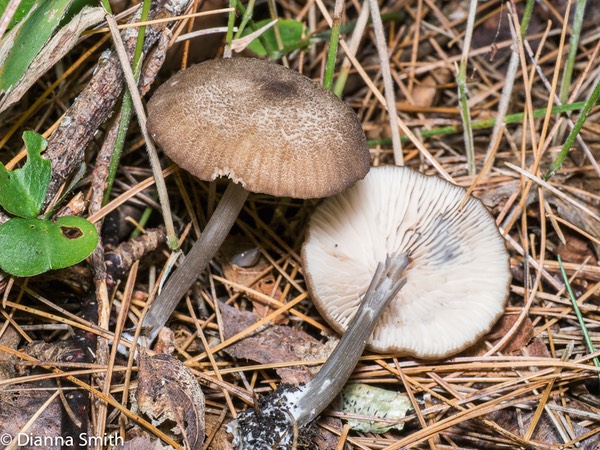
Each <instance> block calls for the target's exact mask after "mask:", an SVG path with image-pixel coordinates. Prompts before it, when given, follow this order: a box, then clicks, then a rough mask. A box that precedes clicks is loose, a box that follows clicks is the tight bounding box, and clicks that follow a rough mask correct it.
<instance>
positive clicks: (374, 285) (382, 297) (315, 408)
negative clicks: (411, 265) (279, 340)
mask: <svg viewBox="0 0 600 450" xmlns="http://www.w3.org/2000/svg"><path fill="white" fill-rule="evenodd" d="M407 264H408V258H407V257H406V255H405V254H400V255H393V256H388V258H387V260H386V262H385V264H382V263H380V264H379V265H378V266H377V269H376V271H375V274H374V275H373V279H372V281H371V284H370V285H369V288H368V289H367V292H366V294H365V296H364V298H363V301H362V303H361V305H360V307H359V308H358V311H356V314H355V315H354V317H353V318H352V321H351V322H350V325H348V329H347V330H346V332H345V333H344V335H343V336H342V338H341V340H340V342H339V343H338V345H337V347H336V348H335V350H334V351H333V353H332V354H331V355H330V356H329V358H328V359H327V361H326V362H325V364H324V365H323V367H322V368H321V370H320V371H319V373H318V374H317V376H316V377H315V378H314V379H313V380H312V381H310V382H309V383H308V384H306V385H305V386H304V387H303V388H301V392H300V395H299V398H298V400H297V402H296V404H295V405H292V406H291V408H290V412H291V414H292V415H293V416H294V420H295V422H296V425H297V426H298V427H299V428H300V427H302V426H304V425H306V424H308V423H309V422H311V421H312V420H314V419H315V418H316V417H317V416H318V415H319V414H320V413H321V412H322V411H323V410H324V409H325V408H326V407H327V406H328V405H329V404H330V403H331V402H332V401H333V399H334V398H335V397H336V396H337V395H338V394H339V393H340V391H341V390H342V388H343V387H344V385H345V384H346V381H347V380H348V378H350V375H351V374H352V372H353V370H354V368H355V366H356V364H357V363H358V360H359V359H360V357H361V355H362V353H363V350H364V348H365V345H366V343H367V340H368V338H369V336H370V335H371V333H372V332H373V329H374V328H375V325H376V323H377V321H378V319H379V316H380V315H381V313H382V311H383V310H384V308H385V307H386V306H387V305H388V303H389V302H390V301H391V300H392V299H393V298H394V297H395V296H396V294H398V292H399V291H400V289H401V288H402V286H404V284H405V283H406V278H400V276H401V274H402V271H403V270H404V269H405V268H406V266H407Z"/></svg>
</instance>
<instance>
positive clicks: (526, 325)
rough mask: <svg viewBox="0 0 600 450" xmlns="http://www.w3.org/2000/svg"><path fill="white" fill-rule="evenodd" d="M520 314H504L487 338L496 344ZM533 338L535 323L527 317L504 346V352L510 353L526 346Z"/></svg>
mask: <svg viewBox="0 0 600 450" xmlns="http://www.w3.org/2000/svg"><path fill="white" fill-rule="evenodd" d="M518 318H519V316H517V315H515V314H505V315H503V316H502V317H501V318H500V320H498V322H496V325H494V328H492V331H491V332H490V333H489V334H488V335H487V336H486V340H488V341H490V342H492V344H496V343H497V342H498V341H500V340H501V339H502V338H504V336H506V334H507V333H508V332H509V331H510V330H511V329H512V327H513V325H514V324H515V323H516V321H517V319H518ZM531 338H533V323H532V322H531V319H529V317H527V318H525V320H524V321H523V323H521V325H520V326H519V328H518V329H517V330H516V331H515V332H514V333H513V335H512V336H511V337H510V339H509V340H508V342H507V343H506V344H505V345H504V347H502V353H504V354H509V353H512V352H515V351H518V350H521V349H522V348H524V347H525V346H526V345H527V344H528V343H529V341H531Z"/></svg>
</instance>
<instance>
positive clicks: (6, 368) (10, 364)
mask: <svg viewBox="0 0 600 450" xmlns="http://www.w3.org/2000/svg"><path fill="white" fill-rule="evenodd" d="M19 342H21V336H19V333H18V332H17V330H15V329H14V328H13V327H11V326H9V327H7V328H6V330H5V331H4V334H2V336H0V345H2V346H3V347H7V348H10V349H12V350H16V349H17V348H18V346H19ZM16 361H17V357H16V356H15V355H12V354H10V353H7V352H4V351H2V350H0V380H8V379H9V378H13V377H14V376H15V373H16V370H15V362H16ZM0 389H2V388H0Z"/></svg>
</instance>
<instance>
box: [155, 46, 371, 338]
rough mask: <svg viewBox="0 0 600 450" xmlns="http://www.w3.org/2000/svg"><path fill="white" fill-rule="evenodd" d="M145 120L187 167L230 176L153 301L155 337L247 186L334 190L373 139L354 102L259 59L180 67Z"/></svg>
mask: <svg viewBox="0 0 600 450" xmlns="http://www.w3.org/2000/svg"><path fill="white" fill-rule="evenodd" d="M147 125H148V129H149V131H150V133H151V135H152V137H153V139H154V140H156V142H157V143H158V144H159V145H160V147H162V149H163V151H164V152H165V153H166V154H167V155H168V156H169V157H170V158H171V159H172V160H173V161H174V162H175V163H176V164H177V165H179V166H180V167H181V168H183V169H185V170H187V171H188V172H190V173H191V174H192V175H195V176H197V177H198V178H200V179H202V180H206V181H212V180H215V179H216V178H219V177H226V178H229V179H230V181H231V182H230V183H229V185H228V187H227V190H226V191H225V194H224V195H223V198H222V199H221V202H220V203H219V205H218V206H217V208H216V210H215V212H214V213H213V215H212V217H211V219H210V220H209V222H208V224H207V226H206V228H205V229H204V231H203V233H202V235H201V237H200V239H199V240H198V241H197V242H196V243H195V244H194V245H193V247H192V249H191V250H190V252H189V253H188V255H187V256H186V258H185V260H184V261H183V262H182V263H181V265H180V266H179V268H178V269H177V270H176V271H175V272H174V274H173V275H172V276H171V277H170V278H169V280H168V282H167V284H166V285H165V287H164V289H163V290H162V293H161V294H160V295H159V296H158V297H157V298H156V300H155V301H154V303H153V304H152V306H151V308H150V310H149V311H148V314H147V315H146V318H145V320H144V326H146V327H149V328H150V331H149V335H148V338H149V340H153V339H154V337H155V336H156V334H157V333H158V331H159V329H160V328H161V327H162V326H163V325H164V324H165V323H166V321H167V319H168V318H169V316H170V315H171V313H172V312H173V310H174V309H175V306H176V305H177V302H178V301H179V299H180V298H181V297H182V296H183V294H185V292H186V291H187V290H188V289H189V288H190V286H191V285H192V284H193V282H194V281H195V280H196V278H197V277H198V276H199V275H200V274H201V273H202V271H203V270H204V268H205V267H206V265H207V264H208V262H209V261H210V259H211V258H212V257H213V256H214V254H215V253H216V252H217V250H218V248H219V247H220V245H221V243H222V242H223V240H224V239H225V237H226V236H227V234H228V232H229V230H230V229H231V227H232V226H233V223H234V221H235V219H236V217H237V216H238V214H239V211H240V210H241V208H242V206H243V204H244V202H245V200H246V197H247V195H248V191H252V192H259V193H264V194H270V195H275V196H289V197H295V198H319V197H327V196H330V195H333V194H336V193H338V192H341V191H343V190H344V189H346V188H348V187H349V186H351V185H352V184H354V183H355V182H356V181H357V180H359V179H361V178H363V177H364V176H365V175H366V173H367V172H368V170H369V151H368V147H367V145H366V139H365V136H364V133H363V131H362V127H361V124H360V121H359V120H358V118H357V117H356V114H355V113H354V111H353V110H352V108H350V107H349V106H348V105H347V104H346V103H344V102H343V101H341V100H340V99H338V98H337V97H336V96H335V95H333V94H332V93H331V92H329V91H326V90H325V89H323V88H322V87H321V86H319V85H318V84H316V83H314V82H313V81H311V80H310V79H308V78H306V77H304V76H302V75H300V74H299V73H297V72H295V71H293V70H290V69H286V68H284V67H282V66H280V65H277V64H274V63H270V62H266V61H262V60H258V59H250V58H228V59H219V60H212V61H208V62H204V63H201V64H197V65H195V66H192V67H190V68H189V69H187V70H185V71H182V72H179V73H178V74H176V75H175V76H174V77H172V78H171V79H170V80H169V81H167V82H166V83H165V84H163V85H162V86H160V87H159V88H158V89H157V91H156V93H155V94H154V96H153V97H152V98H151V99H150V101H149V102H148V122H147Z"/></svg>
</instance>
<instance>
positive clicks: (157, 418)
mask: <svg viewBox="0 0 600 450" xmlns="http://www.w3.org/2000/svg"><path fill="white" fill-rule="evenodd" d="M135 398H136V400H137V403H138V408H139V410H140V411H141V412H143V413H144V414H146V415H147V416H148V417H150V418H151V419H152V423H153V424H154V425H160V424H162V423H163V422H164V421H165V420H172V421H174V422H175V423H176V424H177V425H178V427H179V430H180V431H181V433H182V434H183V437H184V440H185V442H186V445H187V448H189V449H192V450H194V449H201V448H202V444H203V443H204V394H203V393H202V390H201V389H200V384H199V383H198V381H197V380H196V378H195V377H194V375H193V374H192V372H191V371H190V369H188V368H187V367H186V366H184V365H183V363H182V362H181V361H179V360H178V359H177V358H174V357H173V356H170V355H156V356H152V357H151V356H148V354H147V353H146V352H145V351H143V350H142V351H140V357H139V378H138V388H137V391H136V393H135Z"/></svg>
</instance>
